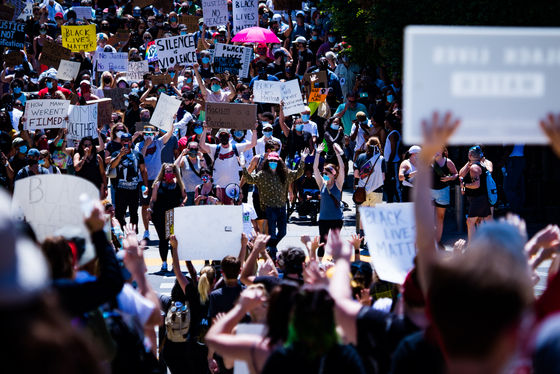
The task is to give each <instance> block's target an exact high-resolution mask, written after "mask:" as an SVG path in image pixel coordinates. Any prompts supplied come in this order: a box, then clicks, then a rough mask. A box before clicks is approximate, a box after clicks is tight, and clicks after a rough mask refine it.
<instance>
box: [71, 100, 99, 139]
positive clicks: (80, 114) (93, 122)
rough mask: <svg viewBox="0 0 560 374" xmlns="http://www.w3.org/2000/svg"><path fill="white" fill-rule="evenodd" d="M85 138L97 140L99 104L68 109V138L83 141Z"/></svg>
mask: <svg viewBox="0 0 560 374" xmlns="http://www.w3.org/2000/svg"><path fill="white" fill-rule="evenodd" d="M84 136H91V137H93V138H94V139H95V138H97V103H96V104H93V105H70V107H69V109H68V134H67V135H66V138H68V139H72V140H78V141H79V140H81V139H82V138H83V137H84Z"/></svg>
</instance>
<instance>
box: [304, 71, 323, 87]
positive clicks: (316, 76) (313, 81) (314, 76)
mask: <svg viewBox="0 0 560 374" xmlns="http://www.w3.org/2000/svg"><path fill="white" fill-rule="evenodd" d="M303 80H304V81H306V82H309V84H310V87H311V88H328V87H329V84H328V77H327V72H326V71H318V72H315V73H305V74H304V75H303Z"/></svg>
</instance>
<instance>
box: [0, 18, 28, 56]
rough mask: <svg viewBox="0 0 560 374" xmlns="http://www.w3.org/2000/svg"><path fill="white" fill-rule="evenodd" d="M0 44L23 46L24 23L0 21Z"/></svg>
mask: <svg viewBox="0 0 560 374" xmlns="http://www.w3.org/2000/svg"><path fill="white" fill-rule="evenodd" d="M0 46H4V47H16V48H19V49H23V48H24V47H25V23H21V22H8V21H0Z"/></svg>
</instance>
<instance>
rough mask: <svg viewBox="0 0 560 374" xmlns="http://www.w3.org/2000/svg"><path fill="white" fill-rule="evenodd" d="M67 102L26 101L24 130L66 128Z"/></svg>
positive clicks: (47, 100) (68, 103)
mask: <svg viewBox="0 0 560 374" xmlns="http://www.w3.org/2000/svg"><path fill="white" fill-rule="evenodd" d="M69 106H70V101H69V100H49V99H44V100H28V101H27V102H26V103H25V116H26V117H27V121H26V122H24V123H23V127H24V129H25V130H43V131H44V130H45V129H58V128H66V116H67V115H68V108H69Z"/></svg>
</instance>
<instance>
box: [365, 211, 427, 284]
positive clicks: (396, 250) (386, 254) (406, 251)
mask: <svg viewBox="0 0 560 374" xmlns="http://www.w3.org/2000/svg"><path fill="white" fill-rule="evenodd" d="M360 217H361V221H362V226H363V227H364V232H365V234H366V241H367V244H368V248H369V253H370V255H371V260H372V262H373V267H374V269H375V271H376V272H377V275H378V276H379V278H381V279H383V280H384V281H387V282H392V283H397V284H403V283H404V280H405V278H406V275H407V274H408V272H409V271H410V270H411V269H412V267H413V266H414V264H413V261H414V257H415V256H416V246H415V243H416V222H415V220H414V203H400V204H378V205H377V206H375V207H360Z"/></svg>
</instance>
